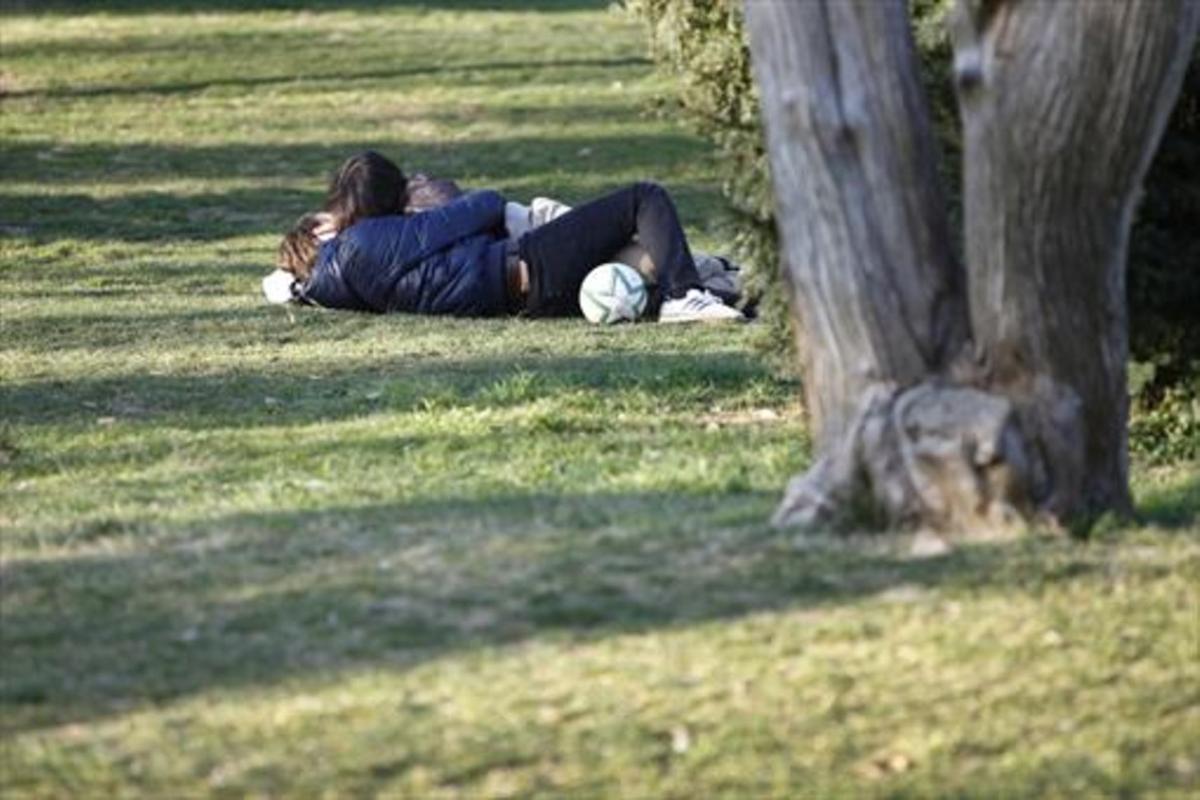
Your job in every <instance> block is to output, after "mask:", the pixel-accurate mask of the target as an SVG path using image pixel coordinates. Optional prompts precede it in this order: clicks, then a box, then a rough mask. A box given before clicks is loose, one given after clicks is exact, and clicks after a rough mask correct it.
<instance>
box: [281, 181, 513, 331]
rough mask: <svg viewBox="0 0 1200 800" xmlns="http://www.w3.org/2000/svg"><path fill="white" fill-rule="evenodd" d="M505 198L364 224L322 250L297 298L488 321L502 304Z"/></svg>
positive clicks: (472, 199)
mask: <svg viewBox="0 0 1200 800" xmlns="http://www.w3.org/2000/svg"><path fill="white" fill-rule="evenodd" d="M505 285H506V284H505V278H504V198H503V197H501V196H500V195H499V194H497V193H496V192H492V191H486V192H472V193H471V194H467V195H463V196H462V197H460V198H458V199H457V200H454V201H453V202H451V203H450V204H448V205H445V206H442V207H441V208H436V209H433V210H431V211H422V212H420V213H418V214H410V215H407V216H403V217H374V218H372V219H365V220H363V221H361V222H359V223H357V224H355V225H353V226H351V227H349V228H347V229H346V230H344V231H342V232H341V233H340V234H338V236H337V237H336V238H334V239H332V240H330V241H328V242H326V243H324V244H323V245H321V249H320V251H319V252H318V253H317V261H316V264H315V265H314V266H313V272H312V276H311V277H310V278H309V279H308V282H307V283H306V284H305V285H304V287H303V289H302V290H301V297H303V298H304V299H305V300H308V301H311V302H313V303H316V304H317V305H320V306H325V307H327V308H346V309H351V310H355V311H375V312H380V313H383V312H388V311H406V312H410V313H419V314H454V315H457V316H487V315H492V314H501V313H503V312H504V310H505V308H506V307H507V301H506V289H505Z"/></svg>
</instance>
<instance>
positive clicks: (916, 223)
mask: <svg viewBox="0 0 1200 800" xmlns="http://www.w3.org/2000/svg"><path fill="white" fill-rule="evenodd" d="M746 10H747V25H748V27H749V30H750V37H751V41H752V53H753V55H754V63H755V69H756V73H757V77H758V82H759V87H760V90H761V93H762V96H763V112H764V118H765V122H766V131H767V140H768V143H769V146H770V150H771V169H772V174H773V181H774V185H775V197H776V215H777V218H778V219H780V220H786V224H784V225H783V227H782V230H781V234H782V238H781V241H782V246H783V261H784V263H786V264H788V265H789V267H790V268H789V269H788V270H787V272H786V277H787V279H788V283H789V286H790V287H791V291H792V301H793V308H794V309H795V312H796V314H797V315H798V317H799V320H800V322H801V326H802V329H803V330H804V331H805V338H806V340H807V341H805V342H804V343H803V345H804V346H803V347H802V348H801V352H803V353H805V358H806V361H807V363H806V364H805V365H804V366H805V375H806V377H807V380H806V382H805V387H806V393H807V397H806V399H807V405H808V409H809V413H810V415H811V418H812V422H813V428H814V433H815V435H816V439H817V441H818V443H819V444H820V446H821V447H822V448H824V447H826V446H832V445H833V444H834V443H836V442H838V441H839V440H840V439H842V438H843V437H844V435H845V433H846V430H847V428H848V427H849V426H850V425H851V424H852V421H853V419H854V416H855V413H856V409H857V407H858V404H859V402H860V398H861V397H862V395H863V394H864V392H865V391H866V389H867V387H869V386H871V385H873V384H876V383H879V382H881V381H887V382H896V383H899V384H910V383H914V382H916V381H918V380H920V379H921V378H922V377H924V376H925V375H926V374H928V373H929V372H930V371H931V370H936V369H938V368H940V367H941V366H942V365H943V364H945V363H946V361H947V360H948V358H950V357H952V356H953V355H955V354H956V352H957V350H958V349H959V348H960V347H961V346H962V345H963V343H964V342H965V341H966V332H967V317H966V300H965V297H964V296H963V290H962V283H963V282H962V280H961V269H960V267H959V266H958V265H957V264H955V263H954V259H953V256H952V254H951V249H950V245H949V241H950V239H949V231H948V228H947V222H946V215H945V202H944V198H943V194H942V191H941V186H940V182H939V180H938V175H937V153H936V141H935V139H934V136H933V129H932V126H931V122H930V115H929V111H928V108H927V106H926V98H925V95H924V92H923V90H922V88H921V85H920V82H919V79H918V73H917V62H916V52H915V50H914V47H913V43H912V37H911V35H910V33H909V22H908V13H907V10H906V7H905V4H904V0H888V1H887V2H876V1H875V0H867V2H844V1H843V0H836V2H828V1H827V0H814V2H802V3H791V2H754V1H753V0H752V1H751V2H749V3H747V9H746Z"/></svg>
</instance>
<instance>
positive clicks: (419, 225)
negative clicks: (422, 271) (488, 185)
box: [401, 189, 504, 262]
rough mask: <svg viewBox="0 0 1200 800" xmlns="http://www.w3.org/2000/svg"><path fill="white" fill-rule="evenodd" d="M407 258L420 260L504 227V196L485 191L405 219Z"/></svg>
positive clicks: (404, 241)
mask: <svg viewBox="0 0 1200 800" xmlns="http://www.w3.org/2000/svg"><path fill="white" fill-rule="evenodd" d="M402 219H403V220H404V228H403V232H402V235H401V246H402V247H403V249H404V251H405V252H406V253H407V254H408V258H407V259H406V260H408V261H410V262H415V261H421V260H423V259H425V258H427V257H428V256H430V255H432V254H433V253H436V252H438V251H439V250H444V249H446V248H447V247H449V246H450V245H452V244H454V243H455V242H457V241H459V240H460V239H465V238H467V237H468V236H475V235H477V234H480V233H484V232H486V231H491V230H495V229H497V228H503V227H504V198H503V197H502V196H501V195H500V193H499V192H495V191H492V190H490V189H489V190H485V191H481V192H471V193H470V194H465V195H463V196H462V197H459V198H456V199H455V200H453V201H451V202H450V203H449V204H447V205H444V206H442V207H441V208H433V209H430V210H429V211H422V212H421V213H420V214H412V215H410V216H407V217H403V218H402Z"/></svg>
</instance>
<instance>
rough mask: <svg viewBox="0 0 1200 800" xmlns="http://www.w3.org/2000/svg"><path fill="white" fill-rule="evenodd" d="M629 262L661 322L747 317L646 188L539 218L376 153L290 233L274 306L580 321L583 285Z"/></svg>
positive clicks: (662, 201) (362, 157) (334, 184)
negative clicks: (653, 298)
mask: <svg viewBox="0 0 1200 800" xmlns="http://www.w3.org/2000/svg"><path fill="white" fill-rule="evenodd" d="M631 245H632V247H631ZM638 248H640V250H639V249H638ZM618 255H620V256H621V259H622V260H625V261H630V262H633V264H632V265H633V266H635V267H641V268H642V269H643V270H646V269H648V268H651V267H652V271H653V278H654V280H655V282H656V283H657V288H658V293H659V299H660V300H661V306H659V311H658V318H659V321H661V322H694V321H724V320H741V319H744V317H743V315H742V313H741V312H740V311H738V310H737V309H736V308H734V307H732V306H731V305H729V304H727V303H726V302H725V300H724V299H722V297H720V296H718V295H717V294H715V293H713V292H712V291H709V290H708V289H706V288H705V286H704V282H703V281H702V279H701V275H700V273H699V271H698V270H697V266H696V260H695V258H694V257H693V256H692V253H691V250H690V249H689V248H688V243H687V239H686V237H685V236H684V233H683V228H682V226H681V225H680V223H679V216H678V213H677V212H676V210H675V205H674V203H673V202H672V200H671V197H670V195H668V194H667V192H666V190H664V189H663V188H662V187H661V186H658V185H656V184H653V183H637V184H634V185H632V186H629V187H626V188H624V189H620V190H618V191H616V192H613V193H612V194H609V195H606V196H604V197H601V198H599V199H597V200H593V201H592V202H590V203H587V204H585V205H582V206H580V207H578V208H575V209H567V208H566V207H565V206H561V205H560V204H555V203H553V202H552V201H539V202H538V203H535V205H534V206H533V207H532V208H529V207H526V206H522V205H519V204H516V203H506V202H505V199H504V198H503V197H502V196H501V195H500V194H499V193H497V192H494V191H479V192H470V193H466V194H463V193H461V192H460V191H459V190H458V188H457V186H455V185H454V184H453V183H452V182H450V181H432V180H429V179H426V178H423V177H421V176H418V177H416V178H414V179H412V180H409V179H407V178H406V177H405V176H404V173H403V172H401V170H400V168H399V167H397V166H396V165H395V164H394V163H392V162H391V161H390V160H388V159H387V158H385V157H384V156H382V155H379V154H378V153H374V152H371V151H367V152H364V153H360V154H358V155H356V156H353V157H351V158H350V159H348V160H347V161H346V162H345V163H344V164H343V165H342V166H341V168H340V169H339V170H338V171H337V173H335V175H334V177H333V179H332V181H331V184H330V189H329V196H328V198H327V200H326V203H325V210H324V212H322V213H319V214H306V215H305V216H303V217H301V218H300V221H299V222H297V224H296V225H295V226H294V227H293V228H292V230H290V231H289V232H288V233H287V235H286V236H285V237H284V240H283V242H282V244H281V245H280V248H279V262H278V265H279V269H278V270H276V272H274V273H272V274H271V275H270V276H268V277H267V278H266V279H265V280H264V281H263V291H264V293H265V294H266V295H267V299H268V300H271V301H272V302H287V301H291V300H294V301H297V302H302V303H312V304H314V305H318V306H323V307H325V308H342V309H351V310H355V311H374V312H391V311H398V312H408V313H418V314H453V315H457V316H498V315H506V314H522V315H527V316H531V317H551V316H572V315H578V314H579V313H580V311H579V304H578V295H579V287H580V285H581V284H582V282H583V279H584V277H585V276H586V275H587V274H588V272H590V271H591V270H592V269H593V268H594V267H596V266H598V265H599V264H603V263H605V262H609V261H613V260H616V259H617V257H618ZM714 260H715V259H714ZM726 299H731V298H726Z"/></svg>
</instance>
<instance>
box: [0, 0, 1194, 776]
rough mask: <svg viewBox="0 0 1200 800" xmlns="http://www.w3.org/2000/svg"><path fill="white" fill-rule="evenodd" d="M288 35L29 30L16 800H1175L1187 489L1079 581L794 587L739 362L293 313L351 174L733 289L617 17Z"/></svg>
mask: <svg viewBox="0 0 1200 800" xmlns="http://www.w3.org/2000/svg"><path fill="white" fill-rule="evenodd" d="M285 5H287V4H286V3H274V2H267V1H266V0H263V1H260V2H245V3H235V2H208V3H200V2H195V3H189V2H182V0H181V1H180V2H168V1H164V2H151V1H150V0H143V1H141V2H139V1H138V0H124V2H121V1H120V0H114V2H106V3H82V2H80V3H67V2H55V1H54V0H52V1H51V2H48V3H33V2H27V3H22V2H9V3H6V4H5V6H4V8H5V9H6V11H5V12H4V15H3V16H0V90H2V91H3V97H2V99H0V141H2V147H3V154H2V161H0V326H2V336H0V351H2V354H3V355H2V361H0V378H2V381H3V382H2V384H0V410H2V413H3V420H2V422H0V530H2V536H3V539H2V552H0V592H2V596H0V599H2V609H0V614H2V617H0V622H2V626H0V678H2V682H0V736H2V741H3V744H2V750H0V758H2V761H0V793H2V794H3V796H4V797H6V798H8V797H23V796H47V797H88V798H91V797H97V798H98V797H119V796H154V797H190V796H202V795H209V794H212V795H218V796H229V797H244V796H262V797H268V796H269V797H284V796H330V797H334V796H338V797H340V796H370V795H381V796H390V797H420V798H427V797H464V798H479V797H562V796H570V797H597V798H600V797H604V798H607V797H622V798H624V797H629V798H643V797H677V798H708V797H738V798H741V797H779V798H794V797H809V796H812V797H828V796H833V797H861V796H880V797H906V796H955V797H1041V796H1064V797H1066V796H1100V795H1104V796H1124V797H1133V796H1162V797H1173V796H1177V797H1186V796H1194V795H1193V793H1194V792H1196V791H1197V789H1200V747H1198V743H1200V666H1198V664H1200V524H1198V522H1197V517H1198V514H1200V468H1198V466H1197V465H1196V464H1194V463H1183V464H1170V465H1165V466H1157V467H1153V468H1151V467H1149V466H1145V465H1141V466H1139V467H1138V468H1137V470H1136V488H1137V492H1138V497H1139V503H1140V509H1141V512H1142V515H1143V520H1142V522H1141V523H1139V524H1138V525H1137V526H1133V527H1123V528H1122V527H1113V526H1109V527H1107V528H1103V529H1101V530H1099V531H1098V532H1097V533H1096V534H1095V536H1093V538H1092V539H1091V540H1090V541H1088V542H1076V541H1069V540H1063V539H1060V538H1053V537H1039V536H1030V537H1028V538H1024V539H1020V540H1014V541H998V542H989V543H976V544H970V545H964V546H962V547H959V548H958V549H956V550H954V551H952V552H949V553H946V554H942V555H939V556H935V557H925V558H918V557H915V556H913V555H912V554H911V548H910V546H909V541H908V540H907V538H906V537H874V538H864V539H856V540H849V541H839V540H835V539H816V540H801V539H798V538H797V537H795V536H794V535H793V534H790V533H788V532H786V531H777V530H774V529H772V528H770V527H769V526H768V525H767V524H766V519H767V517H768V515H769V513H770V511H771V508H772V506H773V504H774V502H775V500H776V498H777V496H778V493H779V491H780V489H781V488H782V486H783V484H784V483H785V481H786V480H787V478H788V477H789V476H790V475H791V474H793V473H794V472H796V471H797V470H799V469H801V468H803V466H804V465H805V464H806V462H807V458H808V449H807V444H806V440H805V436H804V433H803V420H802V417H801V414H800V411H799V408H798V406H797V404H796V399H795V398H796V395H797V392H798V387H797V386H796V385H794V384H790V383H787V382H785V381H782V380H780V379H778V378H776V377H774V376H773V375H772V373H771V372H769V371H768V369H767V368H766V367H764V366H763V365H762V363H761V362H760V361H759V360H758V359H757V358H756V357H755V355H754V353H753V348H752V347H751V342H752V340H753V339H754V338H755V337H756V336H757V335H758V334H757V332H756V330H755V326H753V325H751V326H743V327H724V328H714V327H704V326H701V327H684V328H670V327H666V326H664V327H656V326H654V325H648V324H647V325H636V326H625V327H614V328H597V327H593V326H589V325H587V324H586V323H584V322H583V321H575V320H569V321H555V322H528V321H521V320H488V321H463V320H441V319H420V318H407V317H400V316H397V317H389V318H372V317H367V316H361V315H353V314H338V313H327V312H321V311H317V310H312V309H298V310H293V311H291V312H290V313H289V312H288V311H287V310H284V309H280V308H271V307H266V306H264V305H263V304H262V303H261V302H260V299H259V295H258V280H259V278H260V277H261V276H262V275H263V274H264V273H265V272H266V271H267V269H269V267H270V263H271V260H272V256H273V251H274V247H275V244H276V242H277V238H278V236H279V234H280V233H281V231H282V230H283V229H284V228H285V227H286V226H287V225H288V224H289V223H290V221H291V220H292V219H293V218H294V217H295V216H297V215H298V214H299V213H301V212H302V211H304V210H307V209H310V208H312V207H314V206H316V205H317V204H318V203H319V201H320V198H321V190H322V185H323V181H324V177H325V175H326V174H327V173H328V171H329V170H330V169H332V168H333V167H334V166H335V165H336V164H337V162H338V161H339V160H340V159H341V158H343V157H344V156H345V155H347V154H349V153H351V152H353V151H355V150H357V149H361V148H363V147H375V148H378V149H380V150H383V151H384V152H386V153H388V154H391V155H393V156H394V157H396V158H397V159H398V160H399V161H401V162H402V163H403V164H404V166H406V167H408V168H409V169H413V170H415V169H421V170H425V171H428V172H431V173H433V174H437V175H446V176H453V177H456V178H458V179H459V180H461V181H462V182H463V183H464V184H467V185H472V186H489V187H496V188H498V189H500V190H502V191H504V192H506V193H509V194H511V195H512V196H513V197H515V198H517V199H529V198H530V197H531V196H533V195H535V194H549V195H552V196H556V197H559V198H561V199H564V200H566V201H569V202H577V201H579V200H581V199H585V198H587V197H589V196H591V195H594V194H596V193H598V192H601V191H603V190H606V189H609V188H613V187H615V186H617V185H620V184H622V183H626V182H628V181H631V180H634V179H639V178H653V179H657V180H659V181H661V182H663V183H665V184H667V185H668V186H669V187H670V188H671V189H672V190H674V192H675V193H676V195H677V197H678V199H679V201H680V206H681V211H682V214H683V217H684V221H685V223H686V225H687V227H688V229H689V232H690V233H691V234H692V235H693V238H694V239H695V241H696V242H698V243H699V244H701V245H703V246H705V247H708V248H716V249H719V248H720V246H721V239H720V234H719V230H720V227H719V209H720V206H721V199H720V192H719V186H718V185H717V179H716V178H715V177H714V176H715V172H716V170H715V169H714V164H713V161H712V156H711V154H710V150H709V149H708V147H707V146H706V145H705V143H704V141H703V140H702V139H700V138H698V137H697V136H695V135H694V134H692V133H690V132H688V131H687V130H686V129H684V128H683V127H682V126H681V124H680V123H679V122H677V121H676V120H675V119H674V118H673V117H672V116H671V115H670V114H660V115H655V114H653V113H651V111H650V109H651V108H652V107H653V105H654V100H655V98H656V97H657V96H659V95H661V94H662V93H663V92H665V91H666V90H667V89H668V88H669V87H667V86H665V85H664V84H663V82H662V79H660V78H658V77H656V76H655V75H654V74H653V72H652V68H651V66H650V64H649V62H648V60H647V59H646V56H645V51H644V44H643V42H642V40H641V34H640V31H639V29H638V28H637V27H636V25H634V24H633V23H631V22H630V21H629V20H628V19H626V18H625V17H623V16H621V15H620V14H618V13H613V12H610V11H607V10H605V8H604V6H605V5H606V4H605V3H604V2H589V1H587V0H562V1H561V2H558V1H556V0H537V1H532V0H531V1H530V2H519V1H518V0H510V1H509V2H505V0H457V1H455V0H445V2H437V3H435V2H432V1H431V2H429V3H418V2H392V3H385V2H348V3H334V2H328V3H312V4H309V6H310V9H309V10H307V11H296V10H286V9H282V8H280V6H285ZM33 9H40V10H41V11H43V12H47V13H44V14H42V15H37V14H35V13H34V12H33ZM87 9H90V11H85V10H87ZM191 9H205V13H200V14H193V13H191V11H190V10H191Z"/></svg>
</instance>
